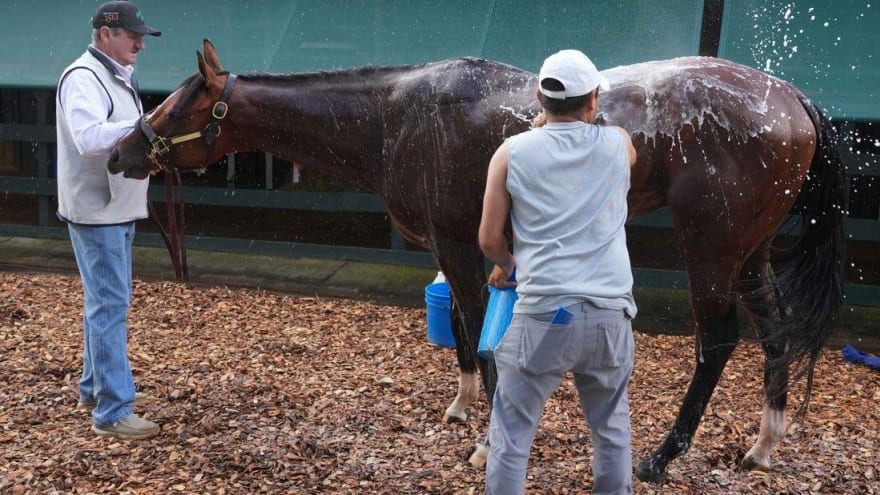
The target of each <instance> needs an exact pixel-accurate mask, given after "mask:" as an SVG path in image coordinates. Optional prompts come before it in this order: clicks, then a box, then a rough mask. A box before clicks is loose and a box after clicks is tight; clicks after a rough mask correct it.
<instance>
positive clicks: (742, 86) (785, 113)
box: [600, 57, 806, 141]
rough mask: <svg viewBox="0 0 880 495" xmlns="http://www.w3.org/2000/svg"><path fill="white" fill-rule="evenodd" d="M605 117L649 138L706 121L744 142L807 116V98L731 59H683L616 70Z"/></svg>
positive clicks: (610, 71) (609, 75) (608, 74)
mask: <svg viewBox="0 0 880 495" xmlns="http://www.w3.org/2000/svg"><path fill="white" fill-rule="evenodd" d="M603 74H605V76H606V77H607V78H608V79H609V81H610V83H611V87H612V89H611V91H610V92H609V93H608V94H607V95H605V96H604V101H603V104H602V108H603V111H602V112H600V115H601V117H602V119H603V120H604V121H605V122H606V123H608V124H611V125H619V126H621V127H623V128H624V129H627V130H628V131H629V132H630V133H631V134H633V135H635V134H642V135H644V136H645V137H647V138H654V137H656V136H662V135H666V136H670V137H671V136H674V135H675V133H677V132H678V131H680V130H681V128H682V127H684V126H686V125H688V126H693V125H702V124H704V123H705V122H706V121H707V119H708V120H712V121H714V123H715V124H716V125H717V126H719V127H720V128H722V129H724V130H726V132H728V133H729V134H730V135H731V137H732V138H736V139H738V140H740V141H743V140H746V139H748V138H749V137H755V136H757V135H759V134H764V133H766V132H770V131H772V130H773V128H774V126H778V125H779V124H781V123H783V121H786V120H789V119H790V117H791V116H792V115H803V116H806V112H805V111H804V110H803V109H802V107H803V104H802V100H803V99H804V96H803V94H802V93H801V92H800V91H798V90H797V89H796V88H794V86H792V85H791V84H789V83H788V82H786V81H783V80H781V79H778V78H775V77H773V76H770V75H768V74H765V73H763V72H761V71H758V70H756V69H753V68H751V67H747V66H744V65H740V64H737V63H734V62H731V61H728V60H723V59H717V58H712V57H682V58H676V59H670V60H659V61H653V62H645V63H640V64H634V65H628V66H622V67H616V68H613V69H608V70H606V71H604V72H603Z"/></svg>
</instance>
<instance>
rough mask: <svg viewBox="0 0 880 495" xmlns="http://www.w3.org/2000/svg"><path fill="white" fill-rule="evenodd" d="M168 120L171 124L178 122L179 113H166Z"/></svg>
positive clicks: (174, 111)
mask: <svg viewBox="0 0 880 495" xmlns="http://www.w3.org/2000/svg"><path fill="white" fill-rule="evenodd" d="M168 119H169V120H171V121H172V122H174V121H177V120H180V112H178V111H177V110H172V111H171V112H169V113H168Z"/></svg>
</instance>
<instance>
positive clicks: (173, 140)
mask: <svg viewBox="0 0 880 495" xmlns="http://www.w3.org/2000/svg"><path fill="white" fill-rule="evenodd" d="M237 77H238V76H236V75H235V74H229V77H228V78H226V84H225V85H224V86H223V93H221V94H220V100H218V101H217V102H216V103H214V107H213V108H212V109H211V120H209V121H208V123H207V124H205V127H204V128H202V130H200V131H196V132H190V133H189V134H178V135H177V136H172V137H162V136H159V135H158V134H156V131H154V130H153V128H152V127H150V123H149V122H147V116H146V115H144V116H143V117H141V118H140V120H138V128H139V129H140V131H141V134H143V136H144V138H145V139H146V140H147V142H148V143H149V144H150V149H149V151H147V158H149V160H150V161H151V162H152V163H153V165H155V166H156V167H158V168H159V170H162V171H168V170H175V169H176V168H177V167H175V166H174V164H169V165H165V164H164V163H162V157H163V156H165V155H167V154H168V153H169V152H170V151H171V146H173V145H176V144H180V143H185V142H187V141H194V140H196V139H199V138H202V139H204V140H205V143H206V144H207V145H208V153H207V155H205V160H207V157H208V156H210V155H211V151H212V150H213V149H214V143H215V142H216V141H217V136H219V135H220V121H221V120H223V119H224V118H226V113H227V112H228V111H229V105H228V104H227V103H226V102H227V100H229V95H230V94H232V87H233V86H234V85H235V79H236V78H237ZM206 165H207V164H206Z"/></svg>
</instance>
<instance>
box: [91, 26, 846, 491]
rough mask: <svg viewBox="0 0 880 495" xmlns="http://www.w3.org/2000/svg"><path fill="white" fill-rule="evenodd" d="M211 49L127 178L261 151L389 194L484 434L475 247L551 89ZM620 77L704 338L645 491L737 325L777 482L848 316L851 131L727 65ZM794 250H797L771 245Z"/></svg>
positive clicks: (478, 453) (432, 67)
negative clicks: (437, 274) (444, 291)
mask: <svg viewBox="0 0 880 495" xmlns="http://www.w3.org/2000/svg"><path fill="white" fill-rule="evenodd" d="M203 51H204V54H202V52H199V51H197V52H196V59H197V64H198V71H197V72H196V73H194V74H193V75H191V76H189V77H188V78H187V79H186V80H185V81H184V82H183V83H182V84H181V85H180V87H179V88H178V89H177V90H175V91H174V92H173V93H172V94H171V95H170V96H169V97H168V98H167V99H166V100H165V101H164V102H162V103H161V104H160V105H159V106H158V107H156V108H155V109H154V110H153V111H151V112H150V113H148V114H147V115H145V116H144V117H143V118H142V119H141V120H140V121H139V123H138V126H137V128H136V129H135V130H133V131H131V132H130V133H129V134H127V135H126V136H124V137H123V138H122V139H121V140H120V141H119V143H118V144H117V146H116V147H115V149H114V150H113V151H112V153H111V156H110V159H109V161H108V164H107V166H108V169H109V171H110V172H111V173H114V174H115V173H124V175H125V176H126V177H131V178H145V177H147V176H148V174H149V173H150V172H152V171H157V170H164V171H179V170H188V169H195V168H204V167H206V166H207V165H208V164H210V163H213V162H215V161H217V160H218V159H220V158H221V157H222V156H223V155H224V154H225V153H230V152H236V151H251V150H259V151H264V152H269V153H272V154H273V155H276V156H280V157H282V158H284V159H286V160H289V161H291V162H295V163H298V164H300V165H302V166H303V167H305V168H306V169H308V168H313V169H316V170H319V171H323V172H326V173H329V174H332V175H333V176H336V177H340V178H343V179H346V180H348V181H350V182H352V183H355V184H357V185H359V186H361V187H364V188H366V189H367V190H369V191H372V192H374V193H375V194H377V195H378V196H379V197H380V198H381V200H382V202H383V203H384V206H385V208H386V209H387V211H388V214H389V216H390V218H391V220H392V222H393V224H394V225H395V226H396V227H397V228H398V229H399V231H400V232H401V233H402V234H403V235H404V236H405V237H406V238H407V239H409V240H410V241H412V242H413V243H416V244H418V245H420V246H423V247H425V248H427V249H428V250H430V252H431V253H432V255H433V256H434V258H435V259H436V262H437V264H438V265H439V267H440V269H441V270H442V271H443V273H444V274H445V275H446V277H447V279H448V282H449V285H450V288H451V292H452V297H453V300H454V315H453V321H454V324H453V335H454V338H455V341H456V344H457V346H456V356H457V359H458V364H459V387H458V394H457V395H456V397H455V399H454V400H453V402H452V404H451V405H450V406H449V408H448V409H447V410H446V412H445V415H444V419H445V420H447V421H453V420H462V421H464V420H467V419H468V410H467V407H468V405H469V404H470V403H471V402H472V401H473V400H474V399H475V398H476V397H477V394H478V391H479V390H478V389H479V383H478V377H477V376H476V371H477V369H479V371H480V373H481V376H482V384H483V387H484V389H485V392H486V394H487V400H488V403H489V406H490V407H491V399H492V396H493V394H494V387H495V370H494V366H493V364H492V363H489V362H486V361H484V360H482V359H480V358H479V357H478V356H477V354H476V348H477V343H478V340H479V336H480V331H481V324H482V317H483V314H484V311H485V298H484V293H483V291H484V290H485V283H486V271H485V268H486V266H485V261H484V259H483V257H482V255H481V253H480V251H479V248H478V245H477V232H478V226H479V219H480V213H481V208H482V196H483V189H484V187H485V180H486V170H487V165H488V163H489V158H490V157H491V155H492V153H493V152H494V150H495V149H496V148H497V146H498V145H499V144H501V143H502V142H503V141H504V139H505V138H506V137H508V136H511V135H514V134H517V133H520V132H523V131H526V130H528V129H529V128H530V127H531V126H532V124H533V121H535V120H536V119H535V117H536V116H538V115H539V111H540V108H539V106H538V104H537V103H536V96H535V93H536V89H537V79H536V76H535V75H534V74H532V73H529V72H527V71H524V70H521V69H519V68H516V67H512V66H510V65H506V64H503V63H499V62H493V61H489V60H483V59H478V58H469V57H465V58H458V59H454V60H446V61H441V62H435V63H426V64H421V65H409V66H397V67H372V66H368V67H362V68H354V69H347V70H337V71H329V72H326V71H325V72H311V73H293V74H265V73H253V74H247V75H236V74H233V73H230V72H228V71H225V70H224V69H223V67H222V65H221V63H220V60H219V57H218V55H217V52H216V49H215V47H214V45H213V44H212V43H211V42H210V41H209V40H205V41H204V45H203ZM603 74H604V75H605V76H606V77H607V78H608V80H609V81H610V83H611V88H612V89H611V90H610V91H608V92H603V93H602V94H601V95H600V100H599V101H600V113H599V115H598V117H597V122H596V123H597V124H600V125H616V126H621V127H623V128H625V129H627V130H628V131H629V132H630V133H631V135H632V139H633V142H634V144H635V146H636V149H637V151H638V160H637V162H636V164H635V166H634V167H633V169H632V173H631V190H630V192H629V196H628V201H629V215H630V217H631V218H635V217H638V216H640V215H644V214H646V213H648V212H651V211H654V210H656V209H658V208H662V207H666V208H668V210H669V211H670V213H671V215H672V217H673V219H674V230H675V233H676V236H677V238H678V241H679V242H680V245H681V248H682V253H683V255H684V259H685V268H686V270H687V277H688V281H689V284H690V285H689V287H690V295H691V305H692V311H693V319H694V322H695V323H696V335H695V345H694V357H695V369H694V373H693V377H692V379H691V382H690V385H689V387H688V389H687V392H686V393H685V396H684V398H683V401H682V404H681V408H680V410H679V412H678V416H677V418H676V420H675V422H674V424H673V426H672V428H671V430H670V431H669V432H668V434H667V436H666V437H665V439H664V440H663V441H662V443H661V444H660V445H659V447H658V448H657V449H656V450H655V451H654V452H653V453H651V454H650V455H649V456H648V457H647V458H646V459H644V460H642V461H641V462H640V463H639V464H638V466H637V468H636V475H637V476H638V477H639V478H640V479H642V480H647V481H652V482H659V481H661V480H662V479H663V478H664V476H665V472H666V469H667V466H668V464H669V463H670V462H671V461H672V460H673V459H675V458H676V457H678V456H679V455H681V454H683V453H684V452H686V451H687V450H688V448H689V447H690V445H691V443H692V440H693V436H694V433H695V431H696V429H697V426H698V424H699V421H700V419H701V418H702V415H703V412H704V410H705V407H706V405H707V403H708V401H709V399H710V397H711V395H712V393H713V390H714V388H715V386H716V384H717V382H718V379H719V377H720V375H721V373H722V371H723V369H724V367H725V364H726V363H727V361H728V359H729V357H730V355H731V353H732V352H733V350H734V348H735V347H736V345H737V342H738V340H739V328H738V325H737V317H736V314H737V313H736V311H737V307H741V308H744V309H745V311H746V312H747V314H748V317H749V320H750V322H751V326H752V327H753V328H754V329H755V331H756V333H757V334H758V337H759V341H760V343H761V346H762V348H763V351H764V352H765V354H766V359H765V364H764V370H763V371H764V383H763V407H762V419H761V424H760V430H759V432H758V435H757V439H756V442H755V444H754V446H753V447H752V448H751V449H750V450H749V451H748V452H747V453H746V454H745V456H744V458H743V459H742V461H741V464H742V466H743V467H744V468H747V469H765V470H766V469H770V467H771V458H770V456H771V453H772V452H773V450H774V449H775V448H776V446H777V445H778V443H779V442H780V441H781V440H782V438H783V436H784V434H785V428H786V426H785V408H786V402H787V395H788V392H789V383H790V382H792V381H794V380H795V379H800V378H801V377H802V376H804V375H806V376H807V377H808V378H807V387H806V396H805V399H804V402H803V405H802V407H801V411H805V409H806V406H807V404H808V401H809V396H810V392H811V389H812V376H813V369H814V365H815V363H816V360H817V359H818V357H819V356H820V353H821V350H822V347H823V345H824V343H825V342H826V340H827V338H828V337H829V334H830V332H831V330H832V328H833V326H834V323H835V321H836V319H837V317H838V314H839V311H840V305H841V302H842V298H843V283H842V266H843V264H842V256H843V252H842V251H843V234H842V222H843V217H844V216H845V211H846V188H845V175H844V168H843V166H842V164H841V160H840V157H839V155H838V153H837V148H836V144H837V136H836V133H835V130H834V127H833V126H832V124H831V122H830V121H829V120H828V118H827V117H826V116H825V115H824V114H823V113H822V112H821V111H820V110H819V109H818V108H817V106H816V105H815V104H813V103H812V102H811V101H810V100H809V99H808V98H806V96H805V95H804V94H803V93H802V92H800V91H799V90H797V89H796V88H795V87H794V86H793V85H791V84H789V83H788V82H785V81H783V80H780V79H778V78H775V77H772V76H770V75H767V74H764V73H762V72H760V71H757V70H754V69H751V68H748V67H745V66H742V65H738V64H736V63H733V62H729V61H725V60H721V59H717V58H710V57H682V58H676V59H672V60H663V61H652V62H644V63H639V64H635V65H631V66H623V67H617V68H613V69H609V70H606V71H604V72H603ZM221 129H222V132H220V131H221ZM792 219H794V220H792ZM778 233H783V234H785V235H784V239H785V240H786V241H787V242H785V243H782V244H783V245H780V243H779V242H776V243H774V242H773V241H774V238H775V237H776V236H777V234H778ZM779 237H780V238H782V237H783V236H779ZM637 365H638V364H637ZM486 454H487V446H486V444H485V440H482V441H481V442H480V443H479V444H478V446H477V449H476V450H475V451H474V454H473V455H472V457H471V462H472V463H473V464H474V465H475V466H480V465H481V464H482V462H484V461H485V456H486Z"/></svg>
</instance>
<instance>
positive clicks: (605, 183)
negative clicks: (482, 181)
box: [479, 50, 636, 495]
mask: <svg viewBox="0 0 880 495" xmlns="http://www.w3.org/2000/svg"><path fill="white" fill-rule="evenodd" d="M538 83H539V87H538V92H537V97H538V101H539V103H540V104H541V106H542V107H543V109H544V114H545V115H546V124H545V125H544V126H543V127H540V128H535V129H532V130H530V131H528V132H524V133H522V134H520V135H517V136H514V137H511V138H510V139H508V140H507V141H506V142H505V143H504V144H502V145H501V146H500V147H499V148H498V150H497V151H496V152H495V155H494V156H493V157H492V160H491V162H490V163H489V176H488V181H487V183H486V193H485V197H484V202H483V216H482V219H481V223H480V233H479V239H480V248H481V249H482V250H483V253H484V254H485V255H486V257H488V258H489V259H490V260H492V262H494V263H495V267H494V268H493V269H492V272H491V274H490V275H489V283H490V284H492V285H493V286H494V287H505V286H509V285H511V283H509V282H507V279H508V277H509V276H510V274H511V273H512V272H513V269H514V266H515V267H516V271H517V274H516V278H517V283H516V291H517V295H518V296H519V298H518V300H517V302H516V305H515V306H514V318H513V321H512V322H511V324H510V326H509V328H508V330H507V332H506V334H505V335H504V337H503V338H502V340H501V342H500V343H499V344H498V347H497V348H496V350H495V363H496V365H497V368H498V385H497V388H496V390H495V397H494V401H493V406H494V407H493V410H492V417H491V422H490V426H489V444H490V451H489V459H488V464H487V467H486V493H489V494H503V495H511V494H517V493H523V492H524V489H525V478H526V468H527V466H528V459H529V450H530V449H531V444H532V441H533V440H534V437H535V431H536V430H537V427H538V422H539V420H540V417H541V412H542V410H543V408H544V404H545V402H546V401H547V399H548V398H549V396H550V395H551V394H552V393H553V392H554V391H555V390H556V389H557V388H558V387H559V385H560V383H561V382H562V379H563V375H564V374H565V373H566V372H568V371H572V372H573V373H574V382H575V385H576V387H577V390H578V394H579V396H580V403H581V407H582V408H583V411H584V415H585V416H586V419H587V422H588V423H589V425H590V432H591V434H592V440H593V446H594V448H595V456H594V458H593V475H594V483H593V493H594V494H624V493H632V457H631V448H630V421H629V404H628V400H627V390H626V387H627V384H628V382H629V377H630V372H631V370H632V363H633V337H632V325H631V322H630V320H631V319H632V318H633V317H634V316H635V314H636V306H635V302H634V301H633V297H632V270H631V267H630V262H629V253H628V252H627V248H626V235H625V232H624V223H625V222H626V217H627V206H626V195H627V191H628V190H629V186H630V181H629V172H630V167H631V166H632V164H633V163H635V160H636V152H635V148H633V145H632V141H631V140H630V137H629V134H627V132H626V131H624V130H623V129H620V128H617V127H601V126H597V125H594V124H593V122H594V121H595V119H596V114H597V112H598V108H599V89H600V88H601V89H602V90H607V89H608V87H609V86H608V81H607V80H606V79H605V77H604V76H602V75H601V74H600V73H599V72H598V71H597V70H596V67H595V66H594V65H593V63H592V62H591V61H590V59H589V58H587V56H586V55H584V54H583V53H581V52H579V51H577V50H563V51H560V52H558V53H555V54H553V55H551V56H550V57H549V58H547V60H545V61H544V65H543V66H542V67H541V72H540V74H539V76H538ZM508 218H509V219H510V224H511V226H512V227H513V251H514V253H516V258H514V255H513V254H511V253H510V252H509V251H508V249H507V242H506V239H505V235H504V231H505V227H506V225H507V221H508ZM557 313H558V316H557ZM566 317H567V318H566Z"/></svg>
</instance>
